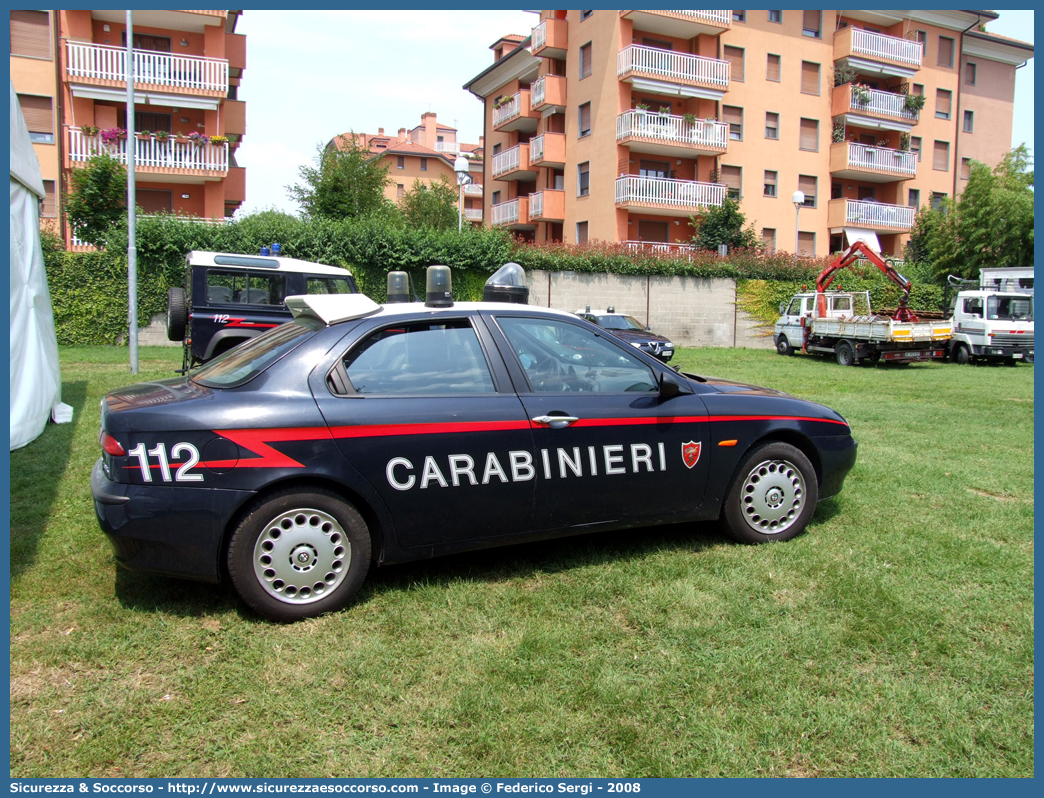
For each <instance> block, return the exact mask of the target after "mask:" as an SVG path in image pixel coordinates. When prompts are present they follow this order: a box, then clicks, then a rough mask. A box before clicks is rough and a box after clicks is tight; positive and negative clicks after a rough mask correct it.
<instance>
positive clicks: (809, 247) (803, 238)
mask: <svg viewBox="0 0 1044 798" xmlns="http://www.w3.org/2000/svg"><path fill="white" fill-rule="evenodd" d="M797 254H798V255H802V256H804V257H809V258H814V257H815V256H816V234H815V233H806V232H804V231H801V232H799V233H798V253H797Z"/></svg>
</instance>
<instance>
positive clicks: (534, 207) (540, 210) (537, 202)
mask: <svg viewBox="0 0 1044 798" xmlns="http://www.w3.org/2000/svg"><path fill="white" fill-rule="evenodd" d="M543 215H544V192H543V191H537V192H536V193H535V194H530V195H529V218H531V219H539V218H540V217H541V216H543Z"/></svg>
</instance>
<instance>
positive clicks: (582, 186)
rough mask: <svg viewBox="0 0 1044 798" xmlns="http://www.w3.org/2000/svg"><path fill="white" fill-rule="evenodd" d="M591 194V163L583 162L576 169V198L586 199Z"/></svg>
mask: <svg viewBox="0 0 1044 798" xmlns="http://www.w3.org/2000/svg"><path fill="white" fill-rule="evenodd" d="M590 193H591V162H590V161H584V162H583V163H582V164H579V165H578V166H577V167H576V196H578V197H586V196H587V195H588V194H590Z"/></svg>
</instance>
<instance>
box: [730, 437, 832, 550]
mask: <svg viewBox="0 0 1044 798" xmlns="http://www.w3.org/2000/svg"><path fill="white" fill-rule="evenodd" d="M818 500H819V483H818V482H817V481H816V472H815V469H814V468H813V467H812V464H811V463H810V462H809V460H808V458H807V457H805V455H804V454H803V453H802V452H801V450H800V449H798V448H796V447H794V446H791V445H790V444H788V443H779V442H772V443H767V444H764V445H763V446H760V447H758V448H757V449H755V450H754V451H752V452H751V453H750V454H748V455H747V456H746V457H745V458H744V460H743V462H742V463H741V464H740V467H739V469H737V471H736V476H735V478H734V479H733V481H732V485H731V487H730V488H729V493H728V496H727V497H726V498H725V506H724V510H723V512H722V520H723V521H724V522H725V530H726V532H727V533H728V534H729V535H730V536H732V537H733V538H734V539H736V540H738V541H739V542H740V543H765V542H766V541H769V540H790V539H791V538H793V537H795V536H796V535H798V534H800V533H801V531H802V530H803V529H804V528H805V525H806V524H807V523H808V521H809V519H810V518H811V517H812V513H813V512H815V509H816V502H817V501H818Z"/></svg>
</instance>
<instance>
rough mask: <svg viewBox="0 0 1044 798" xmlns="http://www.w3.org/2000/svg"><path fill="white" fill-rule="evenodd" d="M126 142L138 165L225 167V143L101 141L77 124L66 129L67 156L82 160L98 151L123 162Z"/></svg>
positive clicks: (220, 169)
mask: <svg viewBox="0 0 1044 798" xmlns="http://www.w3.org/2000/svg"><path fill="white" fill-rule="evenodd" d="M128 145H131V146H133V147H134V150H133V152H134V153H135V159H134V163H135V165H136V166H137V167H139V168H142V167H144V168H150V167H151V168H155V169H183V170H192V171H199V172H227V171H228V143H227V142H225V143H221V144H203V145H198V144H196V143H194V142H191V141H190V142H185V143H179V142H177V141H175V140H174V139H173V138H171V139H167V140H166V141H160V140H159V139H155V138H153V139H149V140H148V141H142V140H139V139H121V140H119V141H116V142H113V143H112V144H105V143H103V142H102V141H100V140H99V137H98V136H90V137H88V136H85V135H83V132H82V131H80V130H79V129H77V128H73V129H70V130H69V160H71V161H72V162H73V163H83V162H85V161H87V160H88V159H89V158H90V157H91V156H93V155H97V154H99V153H101V152H107V153H109V154H110V155H111V156H112V157H113V158H115V159H116V160H117V161H119V162H120V163H124V164H125V163H127V151H128Z"/></svg>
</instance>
